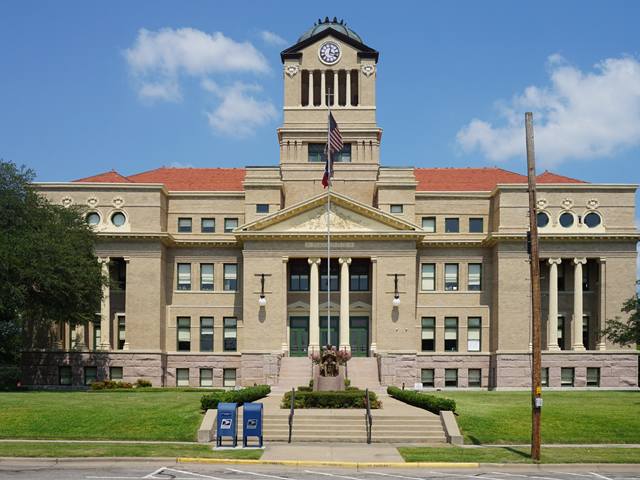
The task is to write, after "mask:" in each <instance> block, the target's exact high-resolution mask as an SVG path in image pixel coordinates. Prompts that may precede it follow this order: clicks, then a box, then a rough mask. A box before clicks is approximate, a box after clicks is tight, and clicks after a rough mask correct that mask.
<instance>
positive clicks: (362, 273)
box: [349, 260, 369, 292]
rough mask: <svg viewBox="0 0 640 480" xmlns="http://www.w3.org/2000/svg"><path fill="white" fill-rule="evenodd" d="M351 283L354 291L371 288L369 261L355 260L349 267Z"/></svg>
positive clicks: (350, 287)
mask: <svg viewBox="0 0 640 480" xmlns="http://www.w3.org/2000/svg"><path fill="white" fill-rule="evenodd" d="M349 276H350V285H349V289H350V290H351V291H352V292H358V291H360V292H366V291H368V290H369V263H368V262H362V261H357V260H356V261H354V262H353V263H352V264H351V267H350V268H349Z"/></svg>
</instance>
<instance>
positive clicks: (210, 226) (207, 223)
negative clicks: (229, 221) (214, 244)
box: [200, 218, 216, 233]
mask: <svg viewBox="0 0 640 480" xmlns="http://www.w3.org/2000/svg"><path fill="white" fill-rule="evenodd" d="M200 231H201V232H202V233H215V231H216V219H215V218H203V219H202V225H201V226H200Z"/></svg>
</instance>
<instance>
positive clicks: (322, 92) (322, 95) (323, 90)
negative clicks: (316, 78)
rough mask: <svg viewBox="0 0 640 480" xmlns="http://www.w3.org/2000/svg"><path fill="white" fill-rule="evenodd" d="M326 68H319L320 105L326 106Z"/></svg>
mask: <svg viewBox="0 0 640 480" xmlns="http://www.w3.org/2000/svg"><path fill="white" fill-rule="evenodd" d="M326 73H327V71H326V70H320V106H322V107H326V106H327V79H326Z"/></svg>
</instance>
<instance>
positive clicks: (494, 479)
mask: <svg viewBox="0 0 640 480" xmlns="http://www.w3.org/2000/svg"><path fill="white" fill-rule="evenodd" d="M429 473H433V474H434V475H450V476H452V477H466V478H482V479H484V480H504V478H493V477H483V476H481V475H480V474H479V475H461V474H459V473H446V472H429ZM554 480H557V479H554Z"/></svg>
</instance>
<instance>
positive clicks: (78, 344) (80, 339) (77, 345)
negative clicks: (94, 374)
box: [73, 325, 87, 350]
mask: <svg viewBox="0 0 640 480" xmlns="http://www.w3.org/2000/svg"><path fill="white" fill-rule="evenodd" d="M84 332H85V326H84V325H76V341H75V342H74V344H73V349H74V350H87V343H86V342H85V340H84V337H85V335H84Z"/></svg>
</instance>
